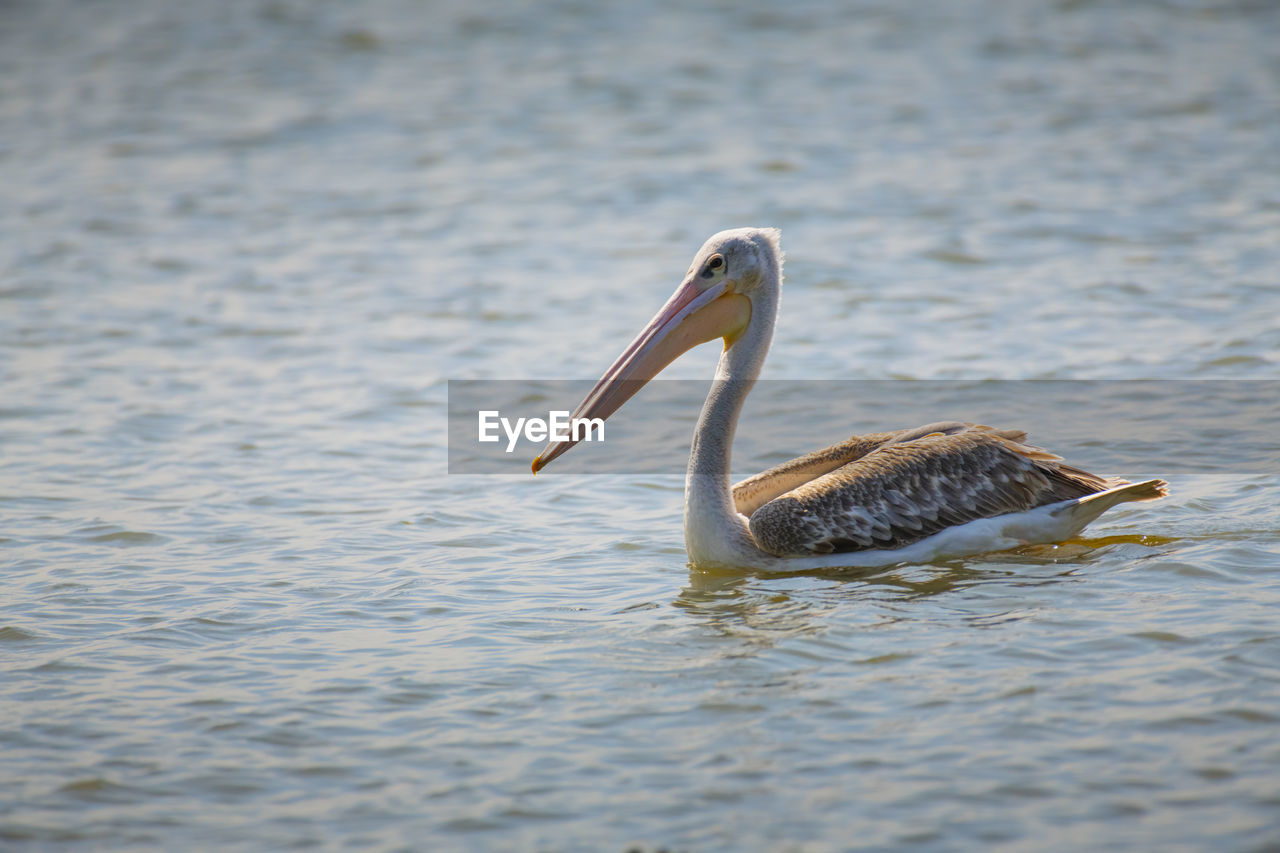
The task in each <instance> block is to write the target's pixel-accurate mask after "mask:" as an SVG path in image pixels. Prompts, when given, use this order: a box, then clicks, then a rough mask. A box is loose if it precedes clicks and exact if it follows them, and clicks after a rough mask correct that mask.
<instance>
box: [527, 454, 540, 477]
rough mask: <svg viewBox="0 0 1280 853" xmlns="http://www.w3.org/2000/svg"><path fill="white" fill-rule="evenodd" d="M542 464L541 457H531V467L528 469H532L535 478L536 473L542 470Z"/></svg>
mask: <svg viewBox="0 0 1280 853" xmlns="http://www.w3.org/2000/svg"><path fill="white" fill-rule="evenodd" d="M543 464H544V463H543V461H542V457H541V456H535V457H533V464H532V465H531V466H529V467H530V468H532V469H533V476H535V477H536V476H538V472H539V471H541V470H542V466H543Z"/></svg>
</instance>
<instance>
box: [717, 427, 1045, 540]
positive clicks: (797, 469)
mask: <svg viewBox="0 0 1280 853" xmlns="http://www.w3.org/2000/svg"><path fill="white" fill-rule="evenodd" d="M971 427H973V424H967V423H963V422H961V421H941V422H939V423H934V424H928V425H926V426H922V427H916V428H915V429H900V430H895V431H893V432H874V433H868V434H867V435H852V436H849V438H847V439H845V440H844V441H841V442H839V443H837V444H833V445H831V446H830V447H824V448H822V449H821V450H815V451H813V452H812V453H806V454H805V455H804V456H798V457H796V458H795V459H792V460H790V461H787V462H783V463H782V464H781V465H775V466H773V467H772V468H770V469H768V470H767V471H761V472H760V473H759V474H756V475H755V476H753V477H748V478H747V479H745V480H743V481H742V482H740V483H735V484H734V485H733V503H734V506H736V507H737V510H738V512H740V513H742V514H743V515H745V516H747V517H748V518H749V517H750V516H751V514H752V513H754V512H755V511H756V510H757V509H759V508H760V507H762V506H764V505H765V504H767V503H768V502H769V501H771V500H773V499H774V498H776V497H778V496H779V495H781V494H785V493H786V492H789V491H791V490H792V489H796V488H799V487H800V486H803V485H804V484H805V483H808V482H810V481H811V480H816V479H817V478H818V477H821V476H822V475H823V474H827V473H829V472H831V471H834V470H836V469H837V468H840V467H843V466H844V465H847V464H849V463H850V462H853V461H854V460H856V459H861V458H862V457H863V456H866V455H867V454H868V453H870V452H871V451H873V450H875V449H876V448H878V447H880V446H882V445H885V444H891V443H895V442H906V441H915V440H916V439H918V438H921V437H923V436H925V435H929V434H931V433H935V432H937V433H943V434H944V435H952V434H954V433H957V432H962V431H964V430H966V429H969V428H971ZM1002 434H1003V435H1005V436H1006V437H1008V438H1015V439H1019V440H1021V439H1025V438H1026V434H1025V433H1022V432H1015V431H1009V432H1006V433H1002Z"/></svg>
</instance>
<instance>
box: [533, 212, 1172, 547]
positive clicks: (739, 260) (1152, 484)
mask: <svg viewBox="0 0 1280 853" xmlns="http://www.w3.org/2000/svg"><path fill="white" fill-rule="evenodd" d="M781 290H782V247H781V244H780V232H779V231H778V230H777V229H775V228H739V229H735V230H731V231H722V232H720V233H719V234H716V235H715V236H713V237H712V238H711V239H709V240H708V241H707V242H706V243H705V244H704V245H703V246H702V248H701V249H699V250H698V253H697V254H696V255H695V256H694V259H693V265H692V266H690V267H689V271H688V272H687V273H686V274H685V277H684V281H683V282H682V283H681V284H680V286H679V287H678V288H677V289H676V292H675V293H674V294H673V295H672V296H671V298H670V299H668V300H667V303H666V304H665V305H663V306H662V309H661V310H659V311H658V313H657V315H655V316H654V318H653V319H652V320H651V321H650V322H649V325H648V326H646V327H645V328H644V330H643V331H642V332H640V334H639V336H637V337H636V339H635V340H634V341H632V342H631V345H630V346H628V347H627V348H626V350H625V351H624V352H623V353H622V355H620V356H619V357H618V359H617V360H616V361H614V363H613V365H612V366H611V367H610V368H609V369H608V370H607V371H605V374H604V376H602V377H601V378H600V381H599V382H597V383H596V385H595V387H594V388H592V389H591V392H590V393H589V394H588V395H587V397H586V399H584V400H583V401H582V403H581V405H579V406H578V408H577V410H576V411H575V412H574V414H573V416H574V417H575V418H576V417H585V418H601V419H604V418H608V417H609V416H610V415H611V414H613V413H614V412H615V411H617V410H618V408H619V407H621V406H622V404H623V403H625V402H626V401H627V400H628V399H630V398H631V397H632V395H634V394H635V393H636V392H637V391H639V390H640V388H641V387H642V386H643V385H644V383H646V382H648V381H649V380H650V379H652V378H653V377H654V376H656V375H657V374H658V373H659V372H660V371H661V370H662V369H663V368H665V367H666V366H667V365H669V364H670V363H671V362H673V361H675V360H676V358H678V357H679V356H680V355H682V354H683V353H685V352H686V351H688V350H689V349H691V348H693V347H695V346H697V345H698V344H701V343H705V342H707V341H710V340H714V339H716V338H722V339H723V340H724V351H723V352H722V353H721V355H720V363H719V366H718V367H717V368H716V374H715V379H714V380H713V381H712V384H711V390H710V392H709V393H708V394H707V399H706V402H705V403H704V404H703V406H702V414H701V416H700V417H699V418H698V425H697V428H696V430H695V431H694V434H693V444H692V447H691V449H690V453H689V467H688V470H687V472H686V475H685V493H684V494H685V501H684V538H685V547H686V550H687V551H688V554H689V562H690V564H691V565H692V566H693V567H695V568H708V567H724V568H747V569H761V570H767V571H768V570H772V571H790V570H803V569H808V568H819V567H835V566H849V567H864V566H883V565H891V564H894V563H902V562H926V561H929V560H933V559H938V558H940V557H958V556H966V555H972V554H979V553H983V552H988V551H998V550H1004V549H1008V548H1013V547H1017V546H1020V545H1031V544H1045V543H1050V542H1060V541H1062V540H1064V539H1069V538H1071V537H1073V536H1075V535H1076V534H1078V533H1079V532H1080V531H1081V530H1082V529H1084V527H1085V526H1086V525H1087V524H1089V523H1090V522H1091V521H1093V520H1094V519H1096V518H1097V517H1098V516H1099V515H1101V514H1102V513H1103V512H1105V511H1106V510H1108V509H1110V508H1111V507H1113V506H1115V505H1117V504H1120V503H1124V502H1126V501H1147V500H1155V499H1157V498H1161V497H1164V496H1165V495H1166V494H1167V485H1168V484H1167V483H1165V482H1164V481H1163V480H1145V481H1143V482H1139V483H1131V482H1128V481H1126V480H1122V479H1118V478H1105V477H1098V476H1096V475H1094V474H1090V473H1088V472H1086V471H1082V470H1080V469H1078V468H1073V467H1071V466H1069V465H1066V464H1064V462H1063V460H1062V458H1061V457H1059V456H1055V455H1054V454H1052V453H1049V452H1047V451H1044V450H1041V449H1040V448H1038V447H1034V446H1032V445H1030V444H1027V443H1026V441H1027V436H1026V433H1024V432H1022V431H1021V430H1015V429H995V428H992V427H989V426H983V425H980V424H972V423H962V422H959V421H943V422H939V423H932V424H928V425H926V426H922V427H917V428H915V429H904V430H898V431H896V432H882V433H876V434H873V435H855V436H852V437H851V438H849V439H847V440H846V441H843V442H840V443H838V444H835V445H832V446H831V447H828V448H826V449H824V450H818V451H815V452H813V453H810V454H808V455H805V456H801V457H799V458H797V459H793V460H791V461H790V462H784V463H783V464H781V465H778V466H776V467H774V468H770V469H769V470H767V471H765V472H763V473H760V474H757V475H755V476H754V477H751V478H749V479H747V480H744V481H742V482H740V483H737V484H735V485H733V486H730V485H729V458H730V452H731V449H732V445H733V434H734V429H735V427H736V426H737V422H738V415H739V413H740V412H741V410H742V404H743V402H744V401H745V400H746V398H747V394H748V393H749V392H750V390H751V387H752V385H753V384H754V383H755V380H756V378H757V377H758V376H759V375H760V369H761V367H762V366H763V365H764V360H765V356H766V355H767V354H768V351H769V344H770V342H771V341H772V339H773V325H774V321H775V319H776V317H777V314H778V300H779V297H780V294H781ZM576 443H577V442H576V441H572V440H568V441H556V440H552V441H551V442H549V443H548V444H547V446H546V448H545V449H544V450H543V451H542V453H541V454H540V455H539V456H538V457H537V458H535V459H534V460H533V473H534V474H537V473H538V471H540V470H541V469H542V468H544V467H546V466H547V465H548V464H549V463H550V462H551V461H552V460H554V459H555V458H556V457H557V456H559V455H560V454H562V453H564V452H565V451H567V450H568V449H569V448H571V447H573V445H574V444H576Z"/></svg>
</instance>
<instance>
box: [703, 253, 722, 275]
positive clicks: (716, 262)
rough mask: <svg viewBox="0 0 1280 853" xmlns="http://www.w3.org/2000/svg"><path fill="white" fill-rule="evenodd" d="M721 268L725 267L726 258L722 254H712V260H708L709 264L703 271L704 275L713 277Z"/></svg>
mask: <svg viewBox="0 0 1280 853" xmlns="http://www.w3.org/2000/svg"><path fill="white" fill-rule="evenodd" d="M721 269H724V258H723V257H721V256H720V255H712V256H711V260H709V261H707V265H706V267H705V268H704V269H703V271H702V277H703V278H711V276H712V275H714V274H715V272H716V271H717V270H721Z"/></svg>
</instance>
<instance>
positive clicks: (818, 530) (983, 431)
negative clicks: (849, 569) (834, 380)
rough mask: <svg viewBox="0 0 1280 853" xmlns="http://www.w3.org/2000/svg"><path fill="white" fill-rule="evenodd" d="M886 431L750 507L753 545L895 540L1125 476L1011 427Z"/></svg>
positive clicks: (1084, 491) (817, 550) (826, 547)
mask: <svg viewBox="0 0 1280 853" xmlns="http://www.w3.org/2000/svg"><path fill="white" fill-rule="evenodd" d="M889 435H891V436H897V437H896V438H891V439H888V440H885V441H882V442H880V443H879V444H878V445H876V446H874V447H873V448H872V449H870V450H869V451H867V452H864V453H862V454H860V455H858V456H857V457H856V458H854V459H853V460H852V461H850V462H847V463H845V464H843V465H840V466H839V467H837V468H834V470H830V471H829V472H828V473H825V474H822V475H821V476H818V477H817V478H816V479H812V480H810V481H809V482H806V483H804V484H802V485H799V486H798V487H795V488H792V489H791V490H790V491H787V492H785V493H783V494H781V495H780V496H778V497H775V498H773V499H772V500H769V501H768V502H766V503H764V504H763V505H761V506H760V507H759V508H758V509H756V510H755V511H754V512H753V513H752V514H751V516H750V528H751V536H752V538H753V539H754V540H755V542H756V545H757V547H759V548H760V549H761V550H763V551H766V552H768V553H770V554H773V555H775V556H779V557H787V556H796V555H805V554H830V553H834V552H846V551H864V550H872V549H892V548H900V547H903V546H905V545H909V544H911V543H912V542H916V541H919V540H921V539H924V538H926V537H928V536H931V535H933V534H935V533H937V532H939V531H941V530H943V529H945V528H947V527H951V526H954V525H958V524H964V523H966V522H969V521H975V520H977V519H979V518H990V517H993V516H997V515H1004V514H1005V513H1011V512H1022V511H1025V510H1029V509H1032V508H1034V507H1037V506H1043V505H1045V504H1050V503H1056V502H1058V501H1064V500H1070V499H1072V498H1079V497H1084V496H1085V495H1090V494H1093V493H1095V492H1100V491H1102V490H1104V489H1107V488H1111V487H1113V486H1116V485H1120V484H1122V483H1123V482H1124V481H1122V480H1108V479H1105V478H1102V477H1097V476H1094V475H1093V474H1089V473H1086V472H1084V471H1081V470H1079V469H1076V468H1072V467H1070V466H1067V465H1063V464H1062V461H1061V458H1060V457H1058V456H1054V455H1053V454H1051V453H1048V452H1047V451H1044V450H1041V449H1040V448H1038V447H1033V446H1031V445H1028V444H1025V443H1023V442H1024V441H1025V440H1026V435H1025V433H1022V432H1019V431H1017V430H996V429H992V428H991V427H986V426H980V425H975V424H959V423H954V422H952V423H946V424H930V425H929V426H928V427H921V428H918V429H915V430H906V431H903V433H898V434H893V433H891V434H889ZM866 438H872V437H870V436H868V437H866ZM875 438H879V436H875ZM838 446H840V445H837V447H838ZM830 449H831V448H828V450H830ZM821 452H822V451H819V453H821ZM810 455H811V456H812V455H813V454H810ZM806 458H808V457H801V460H803V459H806ZM801 460H795V462H800V461H801ZM787 464H788V465H791V464H793V463H787ZM779 467H780V468H782V467H786V466H779ZM775 470H776V469H775ZM766 473H768V472H766ZM761 476H763V475H761ZM753 479H754V478H753ZM746 482H750V481H746ZM740 485H743V484H740ZM736 497H737V490H736V489H735V498H736Z"/></svg>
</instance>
